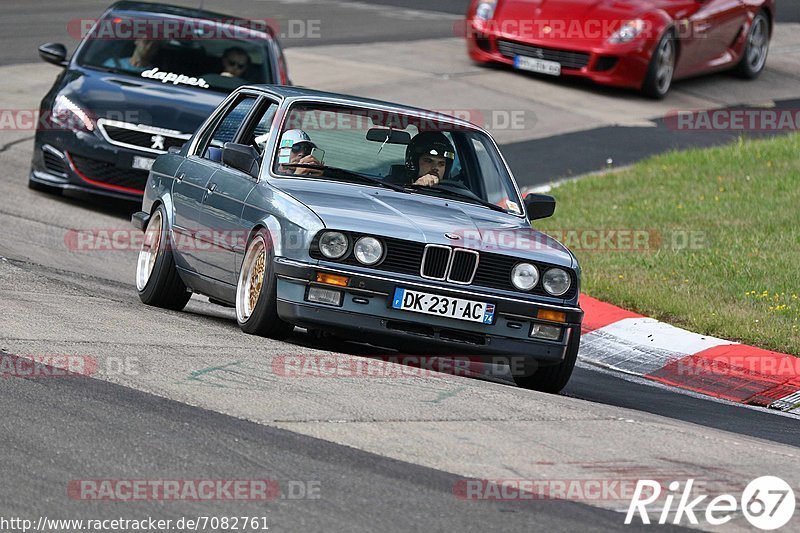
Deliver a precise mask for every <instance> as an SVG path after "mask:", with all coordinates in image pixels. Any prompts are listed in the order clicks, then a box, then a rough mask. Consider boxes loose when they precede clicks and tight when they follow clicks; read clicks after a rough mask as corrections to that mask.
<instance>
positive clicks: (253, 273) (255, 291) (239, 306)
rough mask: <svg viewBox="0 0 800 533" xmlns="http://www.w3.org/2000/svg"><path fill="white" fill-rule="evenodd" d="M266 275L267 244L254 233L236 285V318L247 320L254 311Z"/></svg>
mask: <svg viewBox="0 0 800 533" xmlns="http://www.w3.org/2000/svg"><path fill="white" fill-rule="evenodd" d="M266 276H267V246H266V242H265V241H264V237H263V236H261V235H256V236H255V237H253V240H252V241H250V244H249V245H248V247H247V252H246V253H245V255H244V261H242V270H241V272H240V273H239V283H238V285H237V287H236V318H237V319H238V320H239V323H240V324H243V323H245V322H247V320H248V319H249V318H250V316H251V315H252V314H253V311H255V308H256V305H257V304H258V299H259V297H260V296H261V289H262V288H263V287H264V280H265V278H266Z"/></svg>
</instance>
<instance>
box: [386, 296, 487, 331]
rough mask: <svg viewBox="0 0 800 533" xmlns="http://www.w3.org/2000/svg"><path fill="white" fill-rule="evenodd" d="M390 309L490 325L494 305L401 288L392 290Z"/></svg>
mask: <svg viewBox="0 0 800 533" xmlns="http://www.w3.org/2000/svg"><path fill="white" fill-rule="evenodd" d="M392 307H393V308H395V309H400V310H402V311H411V312H414V313H423V314H426V315H436V316H445V317H448V318H455V319H456V320H466V321H468V322H480V323H481V324H491V323H492V322H493V321H494V304H490V303H486V302H475V301H473V300H464V299H462V298H450V297H449V296H440V295H438V294H427V293H424V292H417V291H410V290H408V289H403V288H401V287H397V288H396V289H395V290H394V298H393V299H392Z"/></svg>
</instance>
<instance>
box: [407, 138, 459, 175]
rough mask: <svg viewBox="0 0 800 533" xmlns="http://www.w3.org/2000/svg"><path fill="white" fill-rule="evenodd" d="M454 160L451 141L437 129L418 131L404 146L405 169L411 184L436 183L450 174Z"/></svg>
mask: <svg viewBox="0 0 800 533" xmlns="http://www.w3.org/2000/svg"><path fill="white" fill-rule="evenodd" d="M454 160H455V149H454V148H453V145H452V143H450V141H449V140H448V139H447V137H446V136H445V135H444V134H443V133H441V132H438V131H425V132H422V133H418V134H417V135H416V136H414V138H413V139H411V142H410V143H409V144H408V147H407V148H406V171H407V173H408V176H409V179H410V180H411V182H412V184H413V185H422V186H425V187H432V186H434V185H438V184H439V182H440V181H441V180H444V179H447V178H448V176H449V175H450V170H451V169H452V168H453V161H454Z"/></svg>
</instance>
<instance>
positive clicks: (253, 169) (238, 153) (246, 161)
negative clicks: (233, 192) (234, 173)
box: [222, 143, 261, 178]
mask: <svg viewBox="0 0 800 533" xmlns="http://www.w3.org/2000/svg"><path fill="white" fill-rule="evenodd" d="M259 159H261V154H259V153H258V150H256V149H255V148H253V147H252V146H250V145H249V144H236V143H225V147H224V148H223V149H222V163H223V164H225V165H228V166H229V167H233V168H235V169H236V170H241V171H242V172H244V173H245V174H249V175H250V176H252V177H254V178H258V172H259V165H258V161H259Z"/></svg>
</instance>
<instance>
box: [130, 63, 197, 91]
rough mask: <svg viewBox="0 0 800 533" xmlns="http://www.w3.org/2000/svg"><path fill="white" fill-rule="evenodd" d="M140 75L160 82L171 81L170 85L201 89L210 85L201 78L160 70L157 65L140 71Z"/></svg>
mask: <svg viewBox="0 0 800 533" xmlns="http://www.w3.org/2000/svg"><path fill="white" fill-rule="evenodd" d="M142 77H143V78H150V79H151V80H161V83H172V85H178V84H181V85H191V86H192V87H201V88H203V89H208V88H209V87H210V85H209V84H208V83H206V80H204V79H203V78H192V77H189V76H186V75H184V74H175V73H174V72H165V71H160V70H158V67H155V68H152V69H150V70H145V71H144V72H142Z"/></svg>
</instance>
